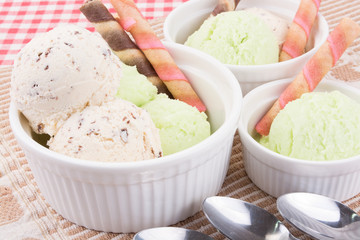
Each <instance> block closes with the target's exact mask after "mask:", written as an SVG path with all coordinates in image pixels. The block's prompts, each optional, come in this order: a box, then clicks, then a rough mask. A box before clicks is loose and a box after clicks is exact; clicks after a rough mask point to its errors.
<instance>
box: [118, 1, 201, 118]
mask: <svg viewBox="0 0 360 240" xmlns="http://www.w3.org/2000/svg"><path fill="white" fill-rule="evenodd" d="M111 3H112V5H113V6H114V8H115V10H116V11H117V13H118V15H119V19H120V24H121V25H122V27H123V28H124V29H125V30H126V31H128V32H130V33H131V35H132V36H133V38H134V39H135V42H136V44H137V46H138V47H139V48H140V49H141V50H142V51H143V53H144V54H145V56H146V58H147V59H148V60H149V62H150V63H151V64H152V66H153V67H154V69H155V71H156V73H157V74H158V76H159V77H160V79H161V80H162V81H163V82H164V83H165V85H166V86H167V88H168V89H169V91H170V92H171V94H172V95H173V97H174V98H176V99H179V100H181V101H183V102H186V103H188V104H189V105H192V106H195V107H196V108H197V109H198V110H199V111H201V112H202V111H206V107H205V105H204V104H203V102H202V101H201V100H200V98H199V97H198V96H197V94H196V93H195V91H194V90H193V88H192V87H191V85H190V83H189V81H188V80H187V78H186V77H185V75H184V74H183V73H182V72H181V70H180V69H179V68H178V66H177V65H176V64H175V62H174V60H173V59H172V57H171V55H170V54H169V52H168V51H167V50H166V49H165V47H164V45H163V44H162V42H161V41H160V39H159V38H158V37H157V36H156V34H155V33H154V31H153V30H152V28H151V26H150V24H149V23H148V22H147V21H146V19H145V18H144V17H143V16H142V14H141V13H140V11H139V9H138V8H137V7H136V5H135V3H134V2H133V1H132V0H111Z"/></svg>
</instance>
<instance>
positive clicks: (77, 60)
mask: <svg viewBox="0 0 360 240" xmlns="http://www.w3.org/2000/svg"><path fill="white" fill-rule="evenodd" d="M120 77H121V67H120V60H119V59H118V58H117V57H116V56H115V55H114V54H113V53H112V52H111V50H110V48H109V46H108V45H107V43H106V42H105V40H103V39H102V38H101V36H100V35H99V34H96V33H91V32H89V31H87V30H86V29H84V28H81V27H77V26H75V25H69V24H65V25H60V26H58V27H56V28H54V29H53V30H51V31H49V32H47V33H44V34H40V35H38V36H36V37H35V38H33V39H32V40H31V41H30V42H29V43H28V44H27V45H26V46H25V47H24V48H23V49H22V50H21V51H20V52H19V54H18V55H17V57H16V59H15V62H14V70H13V73H12V77H11V97H12V99H13V100H14V102H15V103H16V106H17V108H18V109H19V110H20V111H21V112H22V113H23V114H24V115H25V116H26V118H27V119H28V120H29V122H30V125H31V127H32V128H33V130H34V131H35V132H37V133H47V134H49V135H54V134H55V133H56V132H57V130H58V128H59V127H60V126H61V125H62V124H63V122H64V121H65V120H66V119H67V118H68V117H69V116H70V115H71V114H72V113H74V112H76V111H81V110H82V109H84V108H85V107H86V106H87V105H100V104H101V103H102V102H104V101H108V100H110V99H112V98H113V97H114V95H115V93H116V89H117V88H118V86H119V80H120Z"/></svg>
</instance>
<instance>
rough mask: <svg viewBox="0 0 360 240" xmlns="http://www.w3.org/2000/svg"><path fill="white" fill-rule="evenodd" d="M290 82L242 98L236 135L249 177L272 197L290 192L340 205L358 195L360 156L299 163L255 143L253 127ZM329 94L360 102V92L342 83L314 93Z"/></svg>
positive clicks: (269, 85)
mask: <svg viewBox="0 0 360 240" xmlns="http://www.w3.org/2000/svg"><path fill="white" fill-rule="evenodd" d="M291 80H292V79H285V80H278V81H274V82H271V83H267V84H264V85H262V86H260V87H257V88H255V89H253V90H252V91H251V92H249V93H248V94H247V95H246V96H245V97H244V100H243V107H242V110H241V111H242V115H241V117H240V122H239V134H240V139H241V142H242V146H243V158H244V165H245V170H246V172H247V174H248V176H249V177H250V179H251V180H252V181H253V182H254V184H255V185H257V186H258V187H259V188H261V189H262V190H264V191H265V192H267V193H268V194H270V195H272V196H274V197H279V196H280V195H282V194H285V193H290V192H311V193H317V194H322V195H325V196H328V197H331V198H334V199H337V200H339V201H343V200H346V199H348V198H351V197H353V196H355V195H356V194H358V193H359V192H360V184H359V183H360V156H355V157H352V158H348V159H342V160H334V161H309V160H300V159H295V158H290V157H286V156H283V155H280V154H278V153H275V152H273V151H271V150H269V149H267V148H266V147H264V146H262V145H260V144H259V143H258V142H257V141H256V140H254V138H253V136H254V134H255V130H254V127H255V124H256V123H257V122H258V121H259V120H260V118H261V117H262V116H263V115H264V114H265V112H266V111H267V110H268V109H269V108H270V106H271V105H272V103H273V102H274V101H275V100H276V99H277V98H278V96H279V95H280V93H281V92H282V91H283V90H284V89H285V87H286V86H287V85H288V84H289V83H290V81H291ZM332 90H339V91H340V92H342V93H344V94H346V95H347V96H349V97H351V98H352V99H355V100H356V101H358V102H360V90H359V89H356V88H354V87H351V86H349V85H347V84H346V83H345V82H337V81H336V82H335V81H330V80H323V81H322V82H321V83H320V84H319V85H318V86H317V88H316V90H315V91H332Z"/></svg>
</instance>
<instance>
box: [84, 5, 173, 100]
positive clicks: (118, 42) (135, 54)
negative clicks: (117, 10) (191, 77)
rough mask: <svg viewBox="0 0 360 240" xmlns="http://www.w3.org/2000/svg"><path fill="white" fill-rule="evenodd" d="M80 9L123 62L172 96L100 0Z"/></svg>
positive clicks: (160, 90) (161, 91)
mask: <svg viewBox="0 0 360 240" xmlns="http://www.w3.org/2000/svg"><path fill="white" fill-rule="evenodd" d="M80 11H81V12H82V13H83V14H84V15H85V17H86V18H87V19H88V20H89V22H91V23H92V24H93V25H94V27H95V30H96V31H97V32H99V33H100V35H101V36H102V37H103V38H104V39H105V41H106V42H107V43H108V44H109V46H110V48H111V49H112V50H113V52H114V53H115V54H116V55H117V56H118V57H119V59H120V60H121V61H122V62H123V63H125V64H126V65H129V66H136V68H137V70H138V71H139V73H141V74H143V75H145V76H146V77H147V79H148V80H149V81H150V82H151V83H152V84H154V85H155V86H156V87H157V89H158V92H159V93H166V94H167V95H168V96H169V97H172V96H171V93H170V92H169V90H168V89H167V87H166V86H165V84H164V83H163V81H161V79H160V78H159V77H158V75H157V74H156V71H155V70H154V68H153V67H152V65H151V64H150V62H149V61H148V60H147V58H146V57H145V55H144V54H143V52H142V51H141V50H140V49H139V48H138V46H137V45H136V44H135V43H134V42H133V41H132V40H131V39H130V37H129V35H128V34H127V33H126V32H125V31H124V29H123V28H122V27H121V25H120V24H119V23H118V21H117V20H116V18H114V16H113V15H112V14H111V13H110V12H109V10H108V9H107V8H106V7H105V5H104V4H103V3H102V2H101V1H100V0H89V1H86V2H85V3H84V4H83V5H82V6H81V7H80Z"/></svg>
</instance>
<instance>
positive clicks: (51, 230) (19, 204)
mask: <svg viewBox="0 0 360 240" xmlns="http://www.w3.org/2000/svg"><path fill="white" fill-rule="evenodd" d="M320 12H321V13H322V14H323V15H324V16H325V18H326V19H327V21H328V23H329V27H330V30H331V29H333V28H334V26H335V25H336V24H337V23H338V22H339V21H340V19H341V18H342V17H344V16H348V17H350V18H352V19H353V20H355V21H356V22H358V23H360V6H359V4H358V3H357V1H352V0H344V1H335V0H328V1H326V0H324V1H323V2H322V6H321V8H320ZM163 20H164V19H163V18H161V19H155V20H152V21H151V25H152V26H153V28H154V30H155V31H156V33H157V34H158V35H159V37H160V38H163V35H162V24H163ZM10 76H11V67H1V68H0V213H1V214H0V239H27V240H35V239H121V240H130V239H132V237H133V234H115V233H105V232H99V231H93V230H90V229H86V228H84V227H81V226H78V225H76V224H74V223H72V222H69V221H68V220H66V219H64V218H63V217H62V216H60V215H59V214H57V213H56V212H55V211H54V210H53V209H52V208H51V207H50V206H49V205H48V204H47V202H46V201H45V199H44V198H43V196H42V195H41V192H40V191H39V189H38V187H37V184H36V182H35V179H34V177H33V175H32V172H31V169H30V167H29V165H28V163H27V160H26V158H25V156H24V154H23V152H22V150H21V149H20V147H19V146H18V144H17V142H16V140H15V139H14V136H13V134H12V131H11V128H10V124H9V119H8V109H9V105H10V93H9V90H10ZM326 78H327V79H333V80H338V81H346V82H347V83H348V84H350V85H353V86H355V87H359V86H360V81H359V80H360V39H359V38H358V39H357V40H356V41H355V42H354V44H353V45H352V46H351V47H350V48H349V49H348V50H347V51H346V52H345V53H344V55H343V56H342V58H341V59H340V60H339V62H338V64H337V65H336V66H335V67H334V68H333V69H332V71H331V72H330V73H329V74H328V75H327V76H326ZM354 184H359V183H354ZM219 195H221V196H229V197H233V198H238V199H242V200H245V201H248V202H251V203H254V204H256V205H257V206H259V207H262V208H264V209H266V210H268V211H269V212H271V213H273V214H275V216H276V217H278V218H279V219H280V220H281V221H283V218H282V217H281V216H280V214H279V213H278V211H277V208H276V199H275V198H274V197H271V196H269V195H268V194H266V193H264V192H263V191H261V190H260V189H259V188H258V187H256V186H255V185H254V184H253V183H252V182H251V180H250V179H249V178H248V177H247V175H246V172H245V170H244V163H243V160H242V152H241V142H240V138H239V135H238V134H235V138H234V144H233V149H232V155H231V162H230V167H229V171H228V173H227V176H226V178H225V182H224V184H223V186H222V188H221V190H220V192H219ZM344 203H345V204H346V205H348V206H349V207H350V208H352V209H354V210H355V211H356V212H358V213H360V194H358V195H357V196H355V197H353V198H351V199H349V200H347V201H344ZM284 223H285V225H286V226H287V227H289V230H290V231H291V232H292V233H293V234H294V235H295V236H296V237H299V238H300V239H310V238H308V237H306V236H304V235H303V234H301V233H300V232H299V231H297V230H296V229H295V228H293V227H291V226H290V225H288V224H287V223H286V222H284ZM174 226H178V227H184V228H188V229H194V230H198V231H201V232H204V233H206V234H208V235H210V236H211V237H213V238H214V239H225V237H224V236H223V235H221V234H220V233H219V232H217V231H216V229H215V228H214V227H212V226H211V224H210V223H209V222H208V221H207V219H206V217H205V216H204V214H203V213H202V212H198V213H197V214H195V215H194V216H191V217H189V218H188V219H186V220H184V221H182V222H179V223H178V224H176V225H174Z"/></svg>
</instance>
